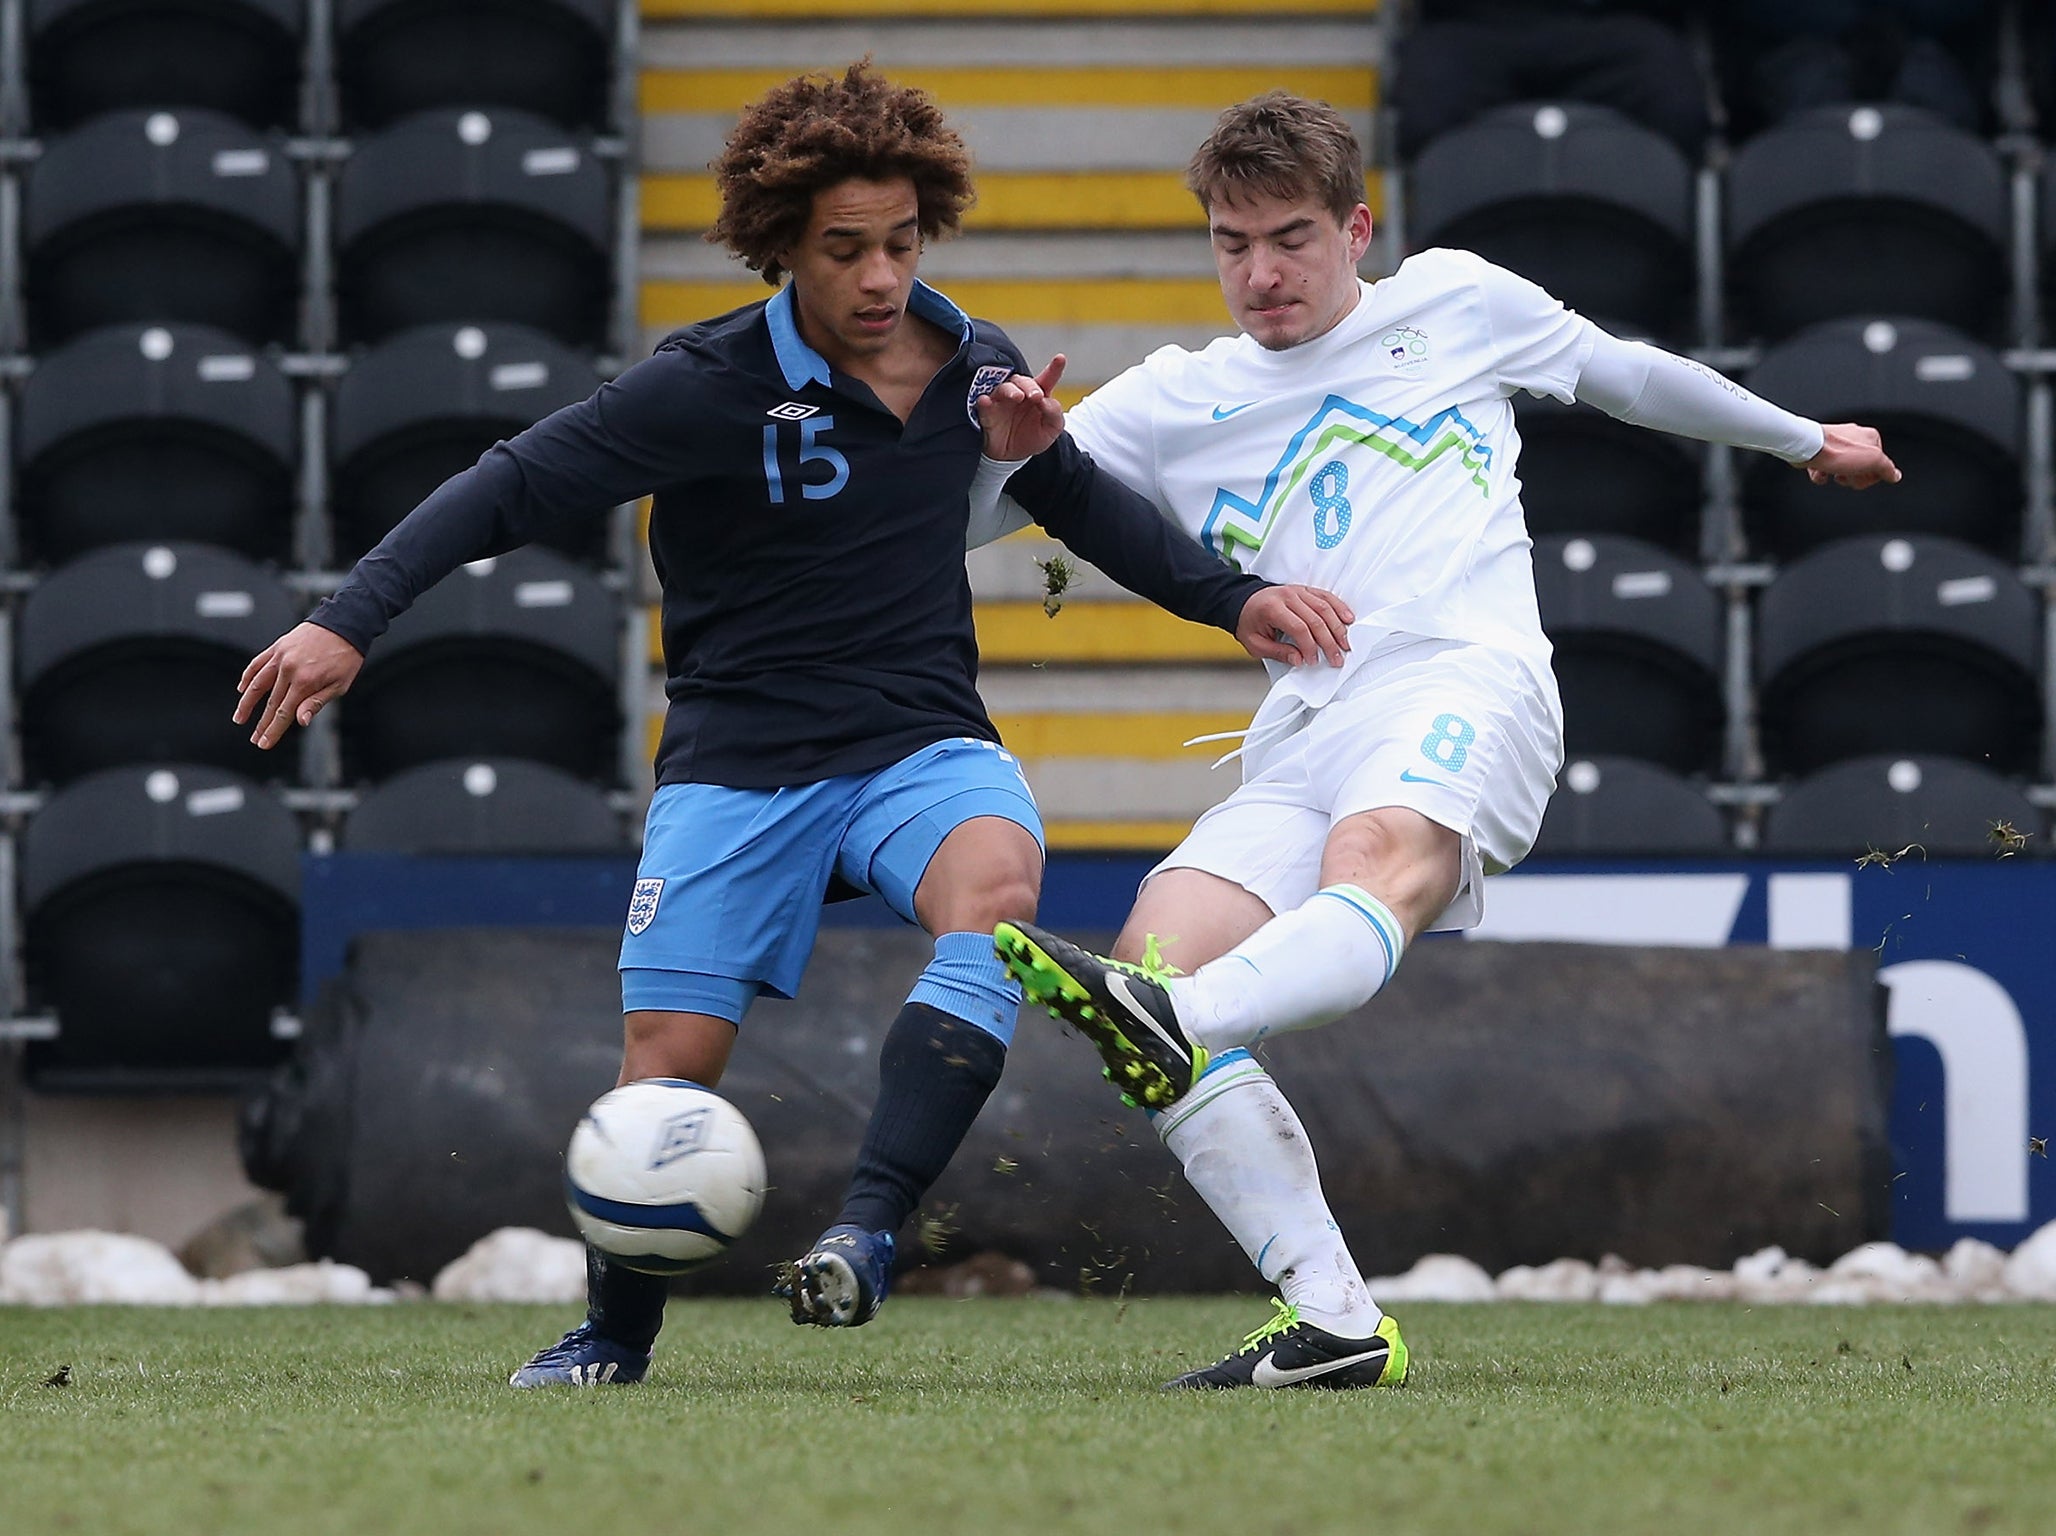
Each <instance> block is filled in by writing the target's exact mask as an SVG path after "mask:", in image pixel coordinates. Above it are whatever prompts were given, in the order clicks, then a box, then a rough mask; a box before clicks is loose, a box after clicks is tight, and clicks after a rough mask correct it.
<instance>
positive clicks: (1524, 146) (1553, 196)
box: [1408, 102, 1693, 336]
mask: <svg viewBox="0 0 2056 1536" xmlns="http://www.w3.org/2000/svg"><path fill="white" fill-rule="evenodd" d="M1408 181H1409V184H1410V185H1411V187H1412V191H1413V222H1412V226H1411V238H1412V240H1413V243H1414V245H1415V248H1416V249H1420V248H1423V247H1427V246H1435V245H1450V246H1458V247H1461V248H1462V249H1465V250H1470V251H1476V252H1477V253H1478V254H1479V255H1480V256H1483V257H1485V258H1486V259H1487V260H1490V261H1494V262H1497V263H1498V264H1499V265H1501V266H1503V267H1507V268H1510V269H1511V270H1513V271H1515V272H1518V273H1520V274H1521V276H1523V277H1526V278H1530V279H1532V280H1534V281H1535V282H1537V283H1540V284H1541V285H1542V286H1543V287H1544V288H1547V289H1548V290H1549V291H1550V292H1551V293H1553V294H1555V295H1556V296H1557V297H1558V298H1560V299H1562V300H1563V301H1564V303H1566V304H1568V305H1569V306H1570V307H1571V308H1572V309H1575V310H1578V311H1580V312H1581V313H1584V314H1590V315H1609V316H1612V317H1613V318H1614V319H1616V320H1620V321H1624V322H1627V323H1629V324H1631V325H1634V326H1637V327H1640V328H1642V329H1644V330H1646V331H1648V332H1649V333H1650V334H1652V335H1658V336H1682V334H1683V333H1684V331H1685V329H1686V327H1687V326H1688V325H1689V322H1690V319H1691V299H1692V273H1693V267H1692V172H1691V167H1690V166H1688V165H1687V164H1686V163H1685V157H1684V156H1683V155H1682V154H1680V153H1679V151H1678V148H1677V146H1676V145H1674V144H1672V143H1671V142H1670V141H1669V140H1668V139H1666V138H1664V137H1663V136H1662V135H1660V134H1657V133H1654V132H1652V131H1650V130H1649V129H1647V128H1644V127H1642V126H1640V125H1639V124H1637V123H1635V122H1632V121H1630V120H1629V119H1628V118H1626V117H1623V116H1622V115H1621V114H1619V113H1617V112H1614V111H1612V110H1611V109H1609V108H1606V107H1593V106H1581V105H1577V104H1574V103H1562V104H1558V103H1552V102H1544V103H1530V104H1526V105H1520V106H1511V107H1502V108H1500V109H1498V110H1497V111H1495V112H1491V113H1488V114H1487V115H1486V116H1484V117H1482V118H1480V119H1479V120H1478V121H1476V122H1474V123H1471V124H1468V125H1466V126H1465V127H1462V128H1458V129H1455V130H1453V131H1451V132H1449V133H1446V134H1443V135H1441V136H1440V137H1439V138H1437V139H1436V140H1435V141H1434V142H1433V143H1431V144H1430V145H1428V147H1427V148H1426V149H1424V150H1422V151H1421V154H1420V157H1419V158H1418V159H1417V160H1416V161H1415V162H1414V165H1413V172H1412V174H1411V175H1410V176H1409V177H1408Z"/></svg>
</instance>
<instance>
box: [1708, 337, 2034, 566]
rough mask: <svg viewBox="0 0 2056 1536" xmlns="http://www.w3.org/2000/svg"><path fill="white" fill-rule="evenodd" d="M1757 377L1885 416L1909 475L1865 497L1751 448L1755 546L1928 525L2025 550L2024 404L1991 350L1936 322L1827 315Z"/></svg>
mask: <svg viewBox="0 0 2056 1536" xmlns="http://www.w3.org/2000/svg"><path fill="white" fill-rule="evenodd" d="M1748 382H1749V387H1750V388H1751V389H1753V390H1755V391H1756V392H1757V393H1758V394H1760V395H1763V396H1765V397H1767V398H1768V399H1772V400H1775V401H1777V403H1778V404H1780V405H1782V406H1784V407H1786V408H1787V409H1789V410H1793V411H1797V412H1798V413H1799V414H1800V415H1802V416H1808V417H1811V418H1812V419H1813V420H1815V421H1860V422H1862V423H1863V424H1864V425H1866V426H1871V427H1876V428H1877V429H1878V431H1879V432H1880V433H1881V434H1882V435H1883V437H1884V442H1885V451H1886V452H1887V453H1889V454H1891V456H1892V461H1893V462H1894V463H1895V464H1897V465H1898V466H1899V469H1900V471H1901V473H1902V474H1903V475H1904V476H1905V479H1903V480H1902V481H1901V482H1900V483H1899V484H1897V485H1879V486H1873V487H1871V489H1869V490H1867V491H1865V492H1864V493H1863V496H1862V498H1861V499H1860V500H1857V499H1855V498H1852V497H1851V496H1850V495H1849V493H1848V492H1847V491H1845V490H1843V489H1842V488H1841V487H1840V486H1834V485H1824V486H1823V485H1815V484H1814V483H1813V482H1812V481H1811V480H1809V479H1808V478H1807V477H1806V476H1805V475H1804V474H1802V473H1800V472H1799V471H1797V470H1795V469H1792V468H1791V467H1789V466H1788V465H1785V464H1782V463H1780V462H1779V461H1778V460H1776V459H1774V458H1772V457H1770V456H1769V455H1768V454H1761V453H1757V454H1750V455H1748V456H1747V457H1746V458H1745V459H1744V460H1743V461H1742V514H1743V525H1744V527H1745V529H1746V530H1747V536H1748V540H1749V548H1750V551H1751V552H1752V553H1753V554H1758V555H1766V554H1767V555H1771V556H1774V557H1775V558H1777V559H1780V560H1789V559H1791V558H1792V557H1793V556H1795V555H1800V554H1804V553H1805V552H1806V551H1808V550H1811V549H1818V548H1819V547H1820V546H1821V545H1823V544H1827V543H1830V542H1831V541H1833V540H1835V539H1841V538H1848V537H1850V536H1851V535H1853V534H1858V533H1865V534H1868V533H1920V534H1936V535H1940V536H1942V537H1945V538H1952V539H1960V540H1962V541H1963V542H1964V543H1966V544H1975V545H1976V546H1977V547H1978V548H1980V549H1983V550H1988V551H1990V552H1991V553H1992V554H1995V555H1999V556H2002V557H2004V558H2006V559H2009V560H2010V559H2016V558H2018V556H2019V554H2020V547H2021V537H2020V535H2021V507H2022V502H2023V498H2024V492H2023V488H2022V484H2021V453H2022V447H2023V431H2024V425H2023V418H2024V415H2025V412H2024V408H2023V401H2022V391H2021V385H2020V381H2019V380H2018V379H2017V378H2016V377H2015V376H2014V375H2013V374H2012V373H2011V372H2010V371H2009V370H2008V369H2007V367H2006V364H2005V362H2004V360H2002V359H2001V358H2000V356H1999V355H1998V354H1997V353H1996V352H1993V351H1992V350H1991V349H1990V348H1988V347H1985V346H1982V345H1980V344H1979V343H1978V342H1975V341H1973V340H1971V339H1970V338H1969V337H1968V336H1965V335H1964V334H1963V333H1962V332H1960V331H1953V330H1951V329H1949V328H1948V327H1947V326H1944V325H1937V324H1936V323H1935V322H1934V321H1932V320H1906V319H1877V318H1873V319H1854V320H1830V321H1827V322H1825V323H1823V324H1821V325H1818V326H1814V327H1811V328H1810V329H1808V330H1805V331H1802V332H1801V333H1800V334H1799V335H1797V336H1795V337H1793V338H1792V339H1791V340H1790V341H1787V342H1785V343H1783V344H1782V345H1780V346H1776V347H1773V348H1771V349H1770V350H1769V351H1768V352H1766V353H1765V354H1764V357H1763V361H1762V362H1761V363H1759V364H1758V365H1757V366H1756V367H1755V369H1754V370H1752V371H1751V373H1750V375H1749V380H1748Z"/></svg>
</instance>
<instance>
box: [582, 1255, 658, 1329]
mask: <svg viewBox="0 0 2056 1536" xmlns="http://www.w3.org/2000/svg"><path fill="white" fill-rule="evenodd" d="M670 1291H671V1287H670V1284H669V1282H667V1281H666V1280H665V1279H664V1277H663V1276H662V1275H646V1274H644V1273H643V1272H642V1271H641V1270H639V1269H630V1268H629V1267H628V1266H627V1265H626V1264H619V1263H614V1262H612V1261H610V1260H609V1259H608V1258H607V1256H606V1255H605V1254H603V1253H601V1252H600V1250H599V1249H597V1248H595V1247H593V1245H592V1244H591V1243H587V1244H586V1245H585V1321H586V1325H587V1326H588V1327H590V1328H591V1329H592V1331H593V1332H594V1333H597V1334H598V1335H599V1336H600V1337H601V1338H603V1339H611V1340H613V1342H614V1343H616V1344H619V1345H620V1346H621V1347H622V1348H624V1349H643V1350H646V1349H648V1348H649V1347H650V1346H651V1345H652V1344H654V1343H655V1342H656V1340H657V1330H658V1329H659V1328H662V1327H663V1326H664V1298H665V1297H666V1296H668V1295H669V1294H670Z"/></svg>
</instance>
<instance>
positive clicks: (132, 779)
mask: <svg viewBox="0 0 2056 1536" xmlns="http://www.w3.org/2000/svg"><path fill="white" fill-rule="evenodd" d="M299 845H300V838H299V828H298V826H297V824H296V823H295V822H294V820H293V816H292V813H291V812H290V811H288V810H287V809H286V808H285V807H284V806H283V805H282V804H280V803H279V801H278V799H277V798H276V796H275V795H273V794H272V793H271V792H270V791H268V790H265V789H263V788H260V787H259V786H258V785H255V784H252V783H250V782H249V781H248V780H245V779H241V778H238V777H237V776H236V775H234V774H228V773H222V772H221V771H219V770H218V769H213V768H204V767H196V766H194V765H191V764H183V763H166V764H155V765H149V766H138V767H131V768H117V769H111V770H109V771H107V772H104V773H97V774H93V775H91V776H90V777H87V778H84V779H81V780H79V781H78V782H77V783H76V784H73V785H70V786H68V787H67V788H65V789H62V790H60V791H58V792H57V793H56V794H54V795H52V796H51V797H50V799H49V800H48V801H47V802H45V804H44V805H43V807H42V809H41V810H39V811H38V812H37V813H36V814H35V816H34V817H33V818H32V819H31V820H30V822H29V824H28V826H27V828H26V830H25V831H24V832H23V834H22V842H21V861H22V862H21V896H22V911H23V914H24V917H23V933H24V960H25V962H26V969H27V978H28V988H29V1005H30V1007H31V1008H32V1009H37V1010H49V1011H52V1012H54V1013H55V1014H56V1016H57V1024H58V1035H57V1038H56V1039H55V1040H52V1041H48V1042H38V1043H35V1044H32V1045H31V1046H30V1047H29V1055H28V1071H29V1076H30V1080H31V1081H32V1082H34V1083H35V1084H37V1085H38V1086H39V1087H44V1088H52V1089H57V1088H72V1089H91V1090H109V1089H129V1088H150V1089H160V1090H169V1089H205V1088H215V1089H219V1088H221V1087H224V1086H229V1085H232V1084H235V1083H238V1082H243V1081H246V1080H247V1079H248V1078H249V1076H250V1074H252V1073H254V1072H257V1071H260V1070H262V1069H263V1068H265V1067H267V1066H269V1065H270V1064H272V1063H274V1062H276V1061H277V1060H278V1059H279V1058H280V1056H281V1055H282V1054H283V1053H282V1051H281V1048H280V1045H279V1042H278V1041H277V1040H276V1039H275V1038H274V1036H273V1030H272V1018H273V1013H274V1011H275V1010H276V1009H278V1008H280V1007H282V1006H284V1005H286V1004H288V1003H290V1002H291V1000H292V998H293V996H294V991H295V988H296V986H297V977H298V974H299V956H298V943H299V939H298V906H299V890H300V866H299V856H300V855H299Z"/></svg>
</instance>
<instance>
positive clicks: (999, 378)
mask: <svg viewBox="0 0 2056 1536" xmlns="http://www.w3.org/2000/svg"><path fill="white" fill-rule="evenodd" d="M1013 376H1014V370H1013V369H1011V368H1009V367H1007V366H1006V365H1005V364H1004V363H987V364H986V365H985V366H984V367H983V368H980V369H979V370H978V371H977V372H976V373H974V374H972V375H971V389H970V392H969V393H968V394H966V395H965V396H964V414H965V415H966V416H968V417H970V418H971V425H972V426H974V427H975V426H977V425H978V424H979V422H978V402H979V401H980V400H983V399H984V398H985V397H986V396H987V395H989V394H991V393H992V392H993V391H994V390H995V389H998V388H999V387H1000V385H1002V384H1004V383H1006V381H1007V380H1008V379H1011V378H1012V377H1013Z"/></svg>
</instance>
